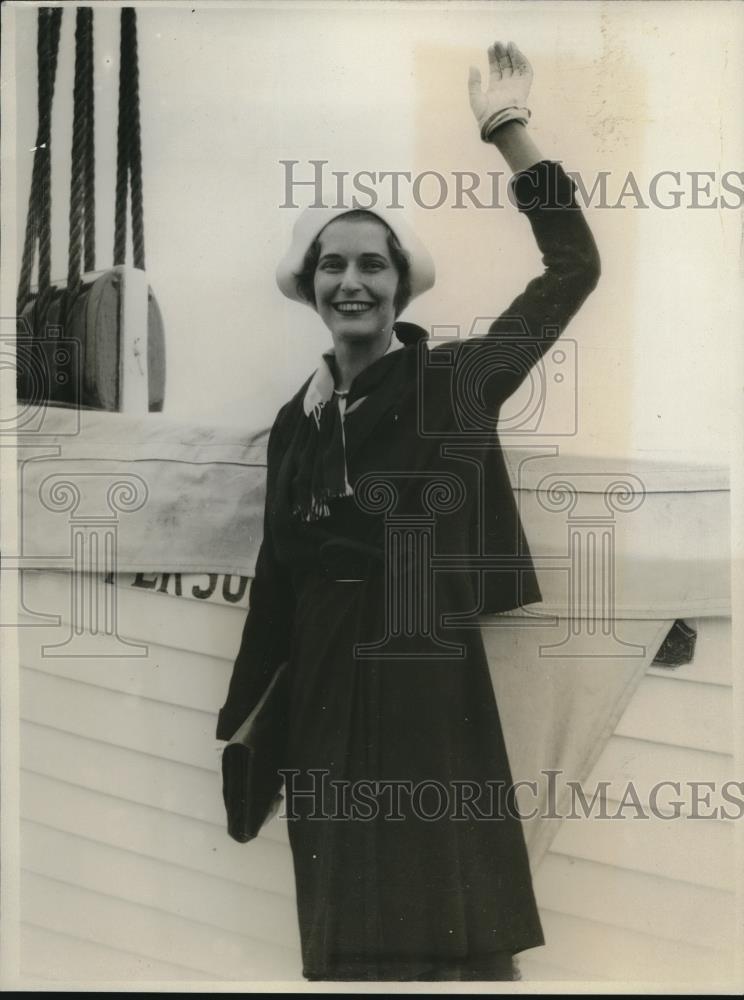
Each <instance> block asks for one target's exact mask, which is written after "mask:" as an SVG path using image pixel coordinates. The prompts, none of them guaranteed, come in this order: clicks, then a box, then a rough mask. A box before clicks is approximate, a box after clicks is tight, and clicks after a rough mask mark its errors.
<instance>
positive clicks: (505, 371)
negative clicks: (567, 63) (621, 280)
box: [468, 42, 600, 406]
mask: <svg viewBox="0 0 744 1000" xmlns="http://www.w3.org/2000/svg"><path fill="white" fill-rule="evenodd" d="M488 59H489V83H488V88H487V89H486V90H485V91H483V89H482V86H481V77H480V73H479V71H478V70H477V69H476V68H474V67H471V69H470V79H469V83H468V88H469V92H470V104H471V107H472V109H473V114H474V115H475V117H476V120H477V122H478V125H479V127H480V133H481V138H482V139H483V141H484V142H488V143H491V144H493V145H495V146H496V147H497V149H499V151H500V152H501V154H502V155H503V156H504V159H505V160H506V161H507V163H508V165H509V167H510V168H511V169H512V170H513V171H514V172H515V174H514V177H513V178H512V180H511V192H512V200H513V202H514V203H515V204H516V207H517V209H518V210H519V211H520V212H521V213H523V214H524V215H525V216H526V217H527V220H528V221H529V223H530V225H531V227H532V231H533V233H534V236H535V240H536V242H537V245H538V247H539V248H540V252H541V254H542V261H543V265H544V267H545V270H544V271H543V273H542V274H540V275H538V276H537V277H535V278H533V280H532V281H530V282H529V284H528V285H527V287H526V288H525V290H524V291H523V292H522V294H521V295H519V296H518V297H517V298H516V299H515V300H514V301H513V302H512V303H511V305H510V306H509V307H508V308H507V309H505V310H504V311H503V312H502V314H501V315H500V316H499V317H498V319H496V320H494V322H493V323H492V324H491V326H490V328H489V331H488V337H487V338H486V340H487V341H488V342H490V343H492V344H495V345H496V349H495V354H494V358H493V359H490V351H489V352H488V353H489V366H491V363H492V366H493V368H494V372H495V374H494V377H493V378H492V379H489V383H490V387H489V391H488V395H489V397H490V399H489V400H488V403H489V406H491V405H493V406H498V405H500V403H502V402H503V401H504V400H505V399H506V398H507V397H508V396H510V395H511V394H512V393H513V392H514V391H515V390H516V389H517V388H518V387H519V385H520V383H521V382H522V381H523V380H524V379H525V377H526V376H527V374H528V372H529V370H530V368H532V367H533V365H534V364H535V363H536V362H537V361H539V359H540V357H542V355H543V354H544V353H545V352H546V351H547V350H549V348H550V347H551V345H552V344H553V343H554V342H555V338H556V337H557V336H559V335H560V334H561V333H562V332H563V330H564V329H565V327H566V325H567V324H568V322H569V321H570V320H571V318H572V317H573V316H574V315H575V314H576V312H577V311H578V309H579V308H580V306H581V305H582V303H583V302H584V300H585V299H586V298H587V296H588V295H589V293H590V292H591V291H592V290H593V289H594V287H595V286H596V284H597V281H598V279H599V274H600V262H599V253H598V251H597V246H596V244H595V242H594V238H593V236H592V234H591V231H590V229H589V226H588V225H587V222H586V219H585V218H584V215H583V213H582V211H581V209H580V208H579V206H578V205H577V203H576V189H575V185H574V183H573V181H572V180H571V179H570V178H569V177H568V176H567V174H566V173H565V172H564V170H563V168H562V167H561V165H560V163H557V162H554V161H550V160H545V159H543V158H542V155H541V153H540V151H539V150H538V148H537V146H536V145H535V143H534V142H533V141H532V139H531V137H530V136H529V134H528V132H527V128H526V125H527V122H528V121H529V118H530V112H529V109H528V107H527V98H528V95H529V91H530V87H531V85H532V76H533V74H532V68H531V66H530V64H529V62H528V61H527V59H526V58H525V57H524V56H523V55H522V53H521V52H520V51H519V49H518V48H517V47H516V46H515V45H513V44H512V43H511V42H510V43H509V45H508V46H506V47H505V46H504V45H502V44H501V43H500V42H496V43H494V45H492V46H490V47H489V50H488Z"/></svg>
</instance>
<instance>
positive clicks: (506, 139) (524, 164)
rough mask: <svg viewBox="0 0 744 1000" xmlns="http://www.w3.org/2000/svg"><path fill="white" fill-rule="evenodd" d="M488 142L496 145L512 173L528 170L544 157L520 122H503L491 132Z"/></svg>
mask: <svg viewBox="0 0 744 1000" xmlns="http://www.w3.org/2000/svg"><path fill="white" fill-rule="evenodd" d="M489 142H490V144H491V145H493V146H496V148H497V149H498V151H499V152H500V153H501V155H502V156H503V157H504V159H505V160H506V162H507V164H508V166H509V169H510V170H511V171H512V173H514V174H518V173H520V172H521V171H522V170H528V169H529V168H530V167H533V166H534V165H535V164H536V163H539V162H540V160H544V159H545V157H544V156H543V155H542V153H541V152H540V150H539V149H538V147H537V146H536V144H535V143H534V142H533V140H532V136H531V135H530V134H529V132H528V131H527V127H526V126H525V125H522V123H521V122H516V121H510V122H505V124H503V125H501V126H499V128H497V129H496V130H495V131H494V132H492V133H491V136H490V139H489Z"/></svg>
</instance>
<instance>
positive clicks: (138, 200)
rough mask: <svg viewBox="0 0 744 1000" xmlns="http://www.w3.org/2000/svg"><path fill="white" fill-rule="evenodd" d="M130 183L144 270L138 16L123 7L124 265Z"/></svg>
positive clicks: (119, 233) (119, 241) (120, 229)
mask: <svg viewBox="0 0 744 1000" xmlns="http://www.w3.org/2000/svg"><path fill="white" fill-rule="evenodd" d="M129 182H131V194H132V248H133V256H134V266H135V267H136V268H139V269H141V270H144V269H145V226H144V200H143V192H142V134H141V128H140V112H139V62H138V56H137V13H136V11H135V10H134V8H133V7H124V8H123V9H122V12H121V40H120V47H119V123H118V131H117V157H116V206H115V209H114V264H124V263H125V261H126V243H127V218H126V211H127V191H128V185H129Z"/></svg>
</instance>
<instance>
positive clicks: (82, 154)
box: [67, 7, 92, 302]
mask: <svg viewBox="0 0 744 1000" xmlns="http://www.w3.org/2000/svg"><path fill="white" fill-rule="evenodd" d="M91 14H92V11H91V10H90V8H85V7H79V8H78V10H77V15H76V19H75V85H74V90H73V118H72V169H71V174H70V242H69V248H68V255H67V300H68V302H70V301H72V299H73V298H74V297H75V295H76V294H77V291H78V288H79V286H80V279H81V275H80V265H81V263H82V258H83V213H84V210H85V208H86V204H85V200H86V199H85V196H86V194H87V192H86V180H87V170H86V160H87V153H88V121H89V118H90V117H91V115H90V108H89V107H88V76H89V63H90V55H91V53H90V45H89V36H90V20H91V19H90V15H91ZM86 221H87V220H86Z"/></svg>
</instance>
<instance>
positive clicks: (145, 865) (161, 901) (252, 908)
mask: <svg viewBox="0 0 744 1000" xmlns="http://www.w3.org/2000/svg"><path fill="white" fill-rule="evenodd" d="M22 836H23V866H24V869H25V870H26V871H30V872H34V874H36V875H44V876H46V877H47V878H53V879H57V880H59V881H64V882H70V883H71V884H72V885H76V886H79V887H80V888H83V889H88V890H90V891H92V892H97V893H101V894H103V895H106V896H111V897H114V898H116V899H121V900H124V901H126V902H129V903H137V904H139V905H141V906H146V907H150V908H152V909H154V910H156V909H158V910H164V911H166V912H168V913H170V914H173V915H174V916H178V917H184V918H187V919H189V920H193V921H196V922H200V923H206V924H209V925H210V927H215V928H220V929H223V930H227V931H230V930H235V929H239V930H240V932H241V933H242V934H245V935H246V936H248V937H250V938H252V939H253V940H255V941H261V942H264V943H266V944H269V945H271V944H278V945H281V946H282V947H284V948H287V949H289V950H293V951H298V950H299V937H298V930H297V915H296V909H295V905H294V899H293V898H292V897H291V896H286V895H282V894H279V893H277V892H270V891H264V890H260V889H257V888H255V887H252V886H246V885H245V883H244V882H239V881H238V880H237V879H233V878H216V877H215V876H214V875H211V874H206V873H204V872H201V871H198V870H195V869H193V868H186V867H182V866H180V865H178V864H172V863H169V862H166V861H163V860H162V859H161V858H151V857H147V856H145V855H142V854H138V853H137V852H135V851H131V850H123V849H121V848H118V847H111V846H110V845H109V844H105V843H100V842H96V841H94V840H91V839H89V838H86V837H81V836H78V835H74V834H69V833H65V832H63V831H61V830H57V829H55V828H53V827H47V826H42V825H40V824H37V823H31V822H28V821H26V822H24V823H23V825H22Z"/></svg>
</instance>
